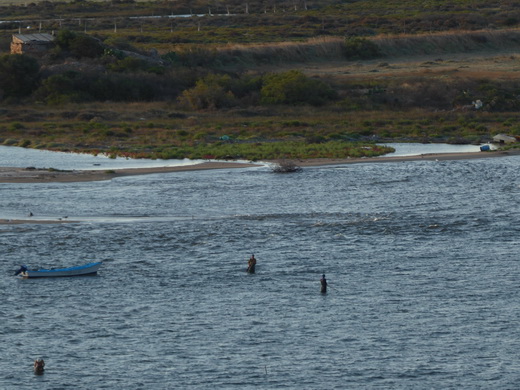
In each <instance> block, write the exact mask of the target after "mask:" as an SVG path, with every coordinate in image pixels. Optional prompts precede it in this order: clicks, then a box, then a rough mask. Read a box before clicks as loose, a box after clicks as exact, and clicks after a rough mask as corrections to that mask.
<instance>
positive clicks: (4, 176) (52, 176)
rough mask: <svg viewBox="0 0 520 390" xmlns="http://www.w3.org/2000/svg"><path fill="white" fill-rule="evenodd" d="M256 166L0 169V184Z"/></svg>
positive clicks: (71, 180) (246, 164)
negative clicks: (63, 169)
mask: <svg viewBox="0 0 520 390" xmlns="http://www.w3.org/2000/svg"><path fill="white" fill-rule="evenodd" d="M257 166H258V164H253V163H239V162H203V163H200V164H193V165H179V166H172V167H153V168H127V169H116V170H106V171H103V170H85V171H80V170H74V171H61V170H48V169H32V168H31V169H26V168H9V167H0V183H52V182H56V183H72V182H85V181H102V180H111V179H114V178H116V177H121V176H132V175H147V174H152V173H168V172H188V171H199V170H209V169H231V168H248V167H257Z"/></svg>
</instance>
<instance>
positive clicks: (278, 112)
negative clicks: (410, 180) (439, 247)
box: [0, 0, 520, 159]
mask: <svg viewBox="0 0 520 390" xmlns="http://www.w3.org/2000/svg"><path fill="white" fill-rule="evenodd" d="M10 4H11V3H10ZM245 4H246V3H244V2H239V1H228V2H223V1H214V2H213V1H210V2H207V1H204V2H202V1H196V0H193V1H187V0H186V1H175V2H134V1H114V2H104V3H100V2H88V1H74V2H70V3H67V2H52V3H51V2H37V3H30V4H27V5H24V6H15V5H9V6H4V7H0V8H1V12H2V15H4V16H3V20H11V22H8V23H2V24H0V47H2V48H3V49H4V50H5V52H7V50H8V45H9V40H10V36H11V34H13V33H16V32H18V31H21V30H22V28H23V31H24V32H27V31H29V32H37V31H42V32H50V31H54V32H56V33H57V34H58V38H59V39H58V46H57V47H56V48H55V49H53V50H51V51H50V52H49V53H47V54H46V55H45V56H43V57H39V58H37V59H29V58H25V57H24V58H21V59H16V60H15V59H14V58H12V57H13V56H4V57H1V58H0V73H1V74H0V76H1V77H0V99H1V100H2V103H3V105H2V109H0V118H1V119H2V124H0V143H3V144H5V145H20V146H25V147H36V148H46V149H59V150H76V151H88V152H109V153H111V154H114V155H131V156H134V157H135V156H137V157H161V158H178V157H192V158H246V159H265V158H316V157H348V156H360V155H373V154H381V153H384V152H385V150H383V149H381V148H377V147H374V145H373V143H374V142H388V141H397V140H398V141H403V140H404V141H412V140H414V141H433V142H456V143H460V142H462V143H468V142H472V143H478V142H484V141H487V140H489V139H490V138H491V136H492V135H494V134H495V133H497V132H506V133H509V134H514V135H520V126H518V125H517V122H518V112H520V99H518V96H520V82H519V81H518V80H517V78H516V76H515V75H516V73H515V72H517V71H518V70H519V69H520V68H518V67H517V65H516V63H517V60H518V58H517V55H516V53H517V52H518V50H519V49H520V31H519V30H517V29H516V28H515V27H516V26H517V24H518V20H517V19H516V15H517V11H516V8H515V6H514V4H512V3H511V4H510V3H506V2H500V3H498V2H497V3H489V2H488V3H484V2H479V1H472V2H463V1H457V2H446V1H430V2H427V3H424V2H413V1H412V2H405V3H403V2H395V3H394V2H380V1H368V0H360V1H356V2H343V1H303V0H302V1H290V2H289V1H287V2H283V1H258V2H248V3H247V8H245ZM246 11H247V13H246ZM186 13H188V14H204V16H192V17H183V18H171V17H169V16H170V15H173V14H186ZM228 13H229V15H227V14H228ZM219 14H221V15H220V16H219ZM144 16H154V17H153V18H151V17H150V18H144ZM519 19H520V18H519ZM28 26H29V27H31V28H29V29H27V27H28ZM506 27H507V28H506ZM472 56H473V57H474V58H475V59H474V61H471V60H470V61H465V59H466V58H471V57H472ZM482 57H485V62H486V66H485V67H484V66H481V67H478V61H481V58H482ZM474 65H477V66H474ZM29 73H30V75H31V77H28V75H29ZM477 101H478V102H480V103H481V104H480V103H479V104H476V102H477Z"/></svg>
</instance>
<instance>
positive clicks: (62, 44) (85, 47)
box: [55, 30, 104, 58]
mask: <svg viewBox="0 0 520 390" xmlns="http://www.w3.org/2000/svg"><path fill="white" fill-rule="evenodd" d="M55 42H56V45H57V47H58V49H61V51H66V52H70V53H71V54H72V55H73V56H74V57H76V58H97V57H101V56H102V55H103V53H104V47H103V45H102V44H101V42H100V41H99V40H97V39H96V38H93V37H91V36H89V35H86V34H78V33H75V32H72V31H69V30H61V31H60V32H58V34H57V36H56V40H55ZM58 51H60V50H58Z"/></svg>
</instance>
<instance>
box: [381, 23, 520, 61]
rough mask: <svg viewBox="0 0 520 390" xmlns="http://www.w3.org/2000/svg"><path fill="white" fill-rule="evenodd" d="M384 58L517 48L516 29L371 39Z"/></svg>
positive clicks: (518, 34) (519, 38)
mask: <svg viewBox="0 0 520 390" xmlns="http://www.w3.org/2000/svg"><path fill="white" fill-rule="evenodd" d="M371 40H372V42H374V43H375V44H376V45H377V46H378V47H379V49H380V51H381V53H383V55H384V56H385V57H398V56H420V55H432V54H446V53H468V52H477V51H488V50H494V51H504V50H518V49H519V48H520V31H519V30H517V29H509V30H499V31H496V30H485V31H467V32H464V31H463V32H461V31H458V32H456V33H455V32H444V33H437V34H420V35H410V34H402V35H394V36H377V37H375V38H371Z"/></svg>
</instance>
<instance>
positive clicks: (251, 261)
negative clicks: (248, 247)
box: [247, 254, 256, 274]
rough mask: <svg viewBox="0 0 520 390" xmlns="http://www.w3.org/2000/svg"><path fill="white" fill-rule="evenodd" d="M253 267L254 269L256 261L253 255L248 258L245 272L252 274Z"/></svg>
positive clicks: (253, 271)
mask: <svg viewBox="0 0 520 390" xmlns="http://www.w3.org/2000/svg"><path fill="white" fill-rule="evenodd" d="M255 267H256V259H255V255H254V254H253V255H251V257H250V258H249V261H248V262H247V272H249V273H250V274H254V273H255Z"/></svg>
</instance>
